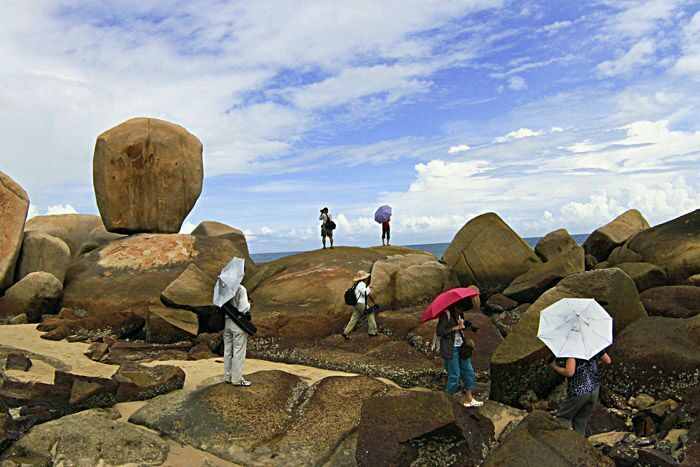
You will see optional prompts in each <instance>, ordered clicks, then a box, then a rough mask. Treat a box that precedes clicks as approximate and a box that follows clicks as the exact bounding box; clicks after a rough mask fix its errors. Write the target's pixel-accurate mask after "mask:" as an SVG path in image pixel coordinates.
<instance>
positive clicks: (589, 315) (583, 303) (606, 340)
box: [537, 298, 613, 436]
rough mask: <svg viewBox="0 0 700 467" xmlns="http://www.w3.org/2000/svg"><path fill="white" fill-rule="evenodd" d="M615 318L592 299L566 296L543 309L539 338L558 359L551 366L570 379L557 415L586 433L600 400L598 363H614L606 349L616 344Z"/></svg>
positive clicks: (582, 432)
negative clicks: (559, 362) (613, 332)
mask: <svg viewBox="0 0 700 467" xmlns="http://www.w3.org/2000/svg"><path fill="white" fill-rule="evenodd" d="M612 330H613V321H612V318H611V317H610V315H608V313H607V312H606V311H605V309H604V308H603V307H602V306H600V305H599V304H598V302H596V301H595V300H593V299H590V298H564V299H562V300H559V301H558V302H556V303H554V304H553V305H550V306H549V307H547V308H545V309H544V310H542V312H541V313H540V324H539V330H538V332H537V337H538V338H539V339H540V340H541V341H542V342H544V343H545V345H546V346H547V347H549V349H550V350H551V351H552V353H553V354H554V356H555V357H556V358H566V365H565V366H563V367H562V366H559V365H558V364H557V362H556V360H554V361H553V362H552V363H551V367H552V369H553V370H554V371H556V372H557V373H558V374H560V375H562V376H564V377H566V378H568V383H567V399H566V400H565V401H564V403H563V404H562V405H561V407H560V408H559V411H558V412H557V416H558V417H560V418H563V419H565V420H567V421H568V423H569V424H570V426H572V427H573V429H574V430H576V431H577V432H578V433H580V434H581V435H583V436H586V427H587V426H588V421H589V420H590V418H591V415H592V414H593V409H594V408H595V405H596V404H597V403H598V397H599V391H600V375H599V372H598V362H602V363H604V364H606V365H610V364H611V363H612V360H611V358H610V356H609V355H608V354H607V353H606V352H605V349H606V348H607V347H609V346H610V345H611V344H612Z"/></svg>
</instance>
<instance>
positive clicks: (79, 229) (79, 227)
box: [24, 214, 106, 257]
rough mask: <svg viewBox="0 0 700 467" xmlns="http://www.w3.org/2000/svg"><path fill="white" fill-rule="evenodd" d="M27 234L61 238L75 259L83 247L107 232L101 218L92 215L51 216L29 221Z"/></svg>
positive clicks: (34, 218)
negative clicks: (32, 233)
mask: <svg viewBox="0 0 700 467" xmlns="http://www.w3.org/2000/svg"><path fill="white" fill-rule="evenodd" d="M24 231H25V232H36V233H44V234H48V235H51V236H52V237H56V238H60V239H61V240H63V241H64V242H66V245H68V248H70V251H71V255H72V256H73V257H75V256H78V254H79V253H80V251H81V248H82V247H83V245H84V244H85V243H87V242H90V241H91V239H92V238H93V237H94V236H95V235H97V234H98V232H106V231H105V228H104V225H103V224H102V219H100V216H95V215H92V214H51V215H46V216H35V217H32V218H31V219H29V220H28V221H27V225H26V226H25V227H24Z"/></svg>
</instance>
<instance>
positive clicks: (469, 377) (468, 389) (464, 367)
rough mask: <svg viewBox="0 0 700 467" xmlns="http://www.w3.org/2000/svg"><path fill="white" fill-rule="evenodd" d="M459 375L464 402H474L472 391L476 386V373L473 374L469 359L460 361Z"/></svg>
mask: <svg viewBox="0 0 700 467" xmlns="http://www.w3.org/2000/svg"><path fill="white" fill-rule="evenodd" d="M460 373H461V376H462V385H463V386H464V395H465V402H471V401H472V400H474V397H473V396H472V389H474V387H475V386H476V373H475V372H474V367H473V366H472V359H471V358H463V359H460Z"/></svg>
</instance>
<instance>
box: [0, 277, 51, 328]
mask: <svg viewBox="0 0 700 467" xmlns="http://www.w3.org/2000/svg"><path fill="white" fill-rule="evenodd" d="M62 294H63V285H62V284H61V282H60V281H59V280H58V279H56V277H55V276H54V275H53V274H50V273H48V272H32V273H30V274H28V275H27V276H25V277H24V278H23V279H22V280H20V281H19V282H17V283H16V284H15V285H13V286H12V287H10V288H9V289H7V291H6V292H5V296H4V297H2V298H1V299H0V301H1V302H2V303H0V309H4V310H8V309H9V310H12V312H8V311H3V314H5V315H6V316H9V315H13V316H16V315H19V314H21V313H26V315H27V319H28V320H29V322H30V323H38V322H39V321H40V320H41V317H42V315H44V314H55V313H57V312H58V307H59V305H60V302H61V296H62Z"/></svg>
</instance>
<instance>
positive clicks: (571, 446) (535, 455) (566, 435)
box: [484, 411, 615, 467]
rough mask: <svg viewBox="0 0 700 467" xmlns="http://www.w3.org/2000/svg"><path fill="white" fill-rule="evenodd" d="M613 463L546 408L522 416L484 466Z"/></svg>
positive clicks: (585, 466) (554, 466) (579, 466)
mask: <svg viewBox="0 0 700 467" xmlns="http://www.w3.org/2000/svg"><path fill="white" fill-rule="evenodd" d="M535 465H541V466H545V465H546V466H547V467H605V466H607V467H613V466H614V465H615V463H614V462H613V461H612V460H611V459H610V458H608V457H606V456H604V455H603V454H601V453H599V452H598V451H597V450H596V449H594V448H593V446H591V445H590V444H589V443H588V441H587V440H586V438H584V437H583V436H581V435H580V434H578V433H576V432H575V431H572V430H571V429H569V428H567V427H565V426H564V424H563V423H562V422H561V421H559V420H557V419H555V418H554V417H552V416H550V415H548V414H547V413H545V412H541V411H535V412H532V413H531V414H530V415H528V416H527V417H525V419H524V420H523V421H522V422H520V424H519V425H518V426H517V428H515V430H513V431H512V432H511V433H510V434H508V435H506V437H505V439H504V440H503V442H502V443H501V444H500V445H499V446H498V447H497V448H496V449H495V450H494V451H493V452H492V453H491V454H490V455H489V457H488V459H486V463H485V464H484V467H530V466H535Z"/></svg>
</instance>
